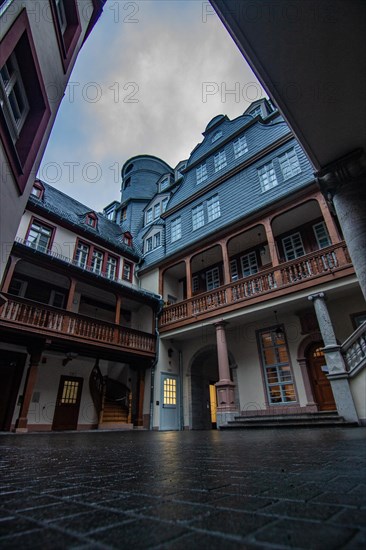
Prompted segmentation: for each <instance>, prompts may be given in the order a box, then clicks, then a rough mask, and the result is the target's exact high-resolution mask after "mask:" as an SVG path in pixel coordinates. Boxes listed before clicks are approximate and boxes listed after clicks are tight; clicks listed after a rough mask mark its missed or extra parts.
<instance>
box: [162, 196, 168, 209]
mask: <svg viewBox="0 0 366 550" xmlns="http://www.w3.org/2000/svg"><path fill="white" fill-rule="evenodd" d="M168 202H169V197H165V199H163V200H162V201H161V211H162V212H165V210H166V207H167V206H168Z"/></svg>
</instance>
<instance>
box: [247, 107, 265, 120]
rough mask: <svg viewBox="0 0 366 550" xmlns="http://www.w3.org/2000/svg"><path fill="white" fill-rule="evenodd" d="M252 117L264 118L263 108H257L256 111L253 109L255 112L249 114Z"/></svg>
mask: <svg viewBox="0 0 366 550" xmlns="http://www.w3.org/2000/svg"><path fill="white" fill-rule="evenodd" d="M248 114H250V115H252V117H255V116H258V115H259V116H262V107H261V106H260V105H258V107H256V108H255V109H253V111H250V113H248Z"/></svg>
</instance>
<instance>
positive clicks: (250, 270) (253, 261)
mask: <svg viewBox="0 0 366 550" xmlns="http://www.w3.org/2000/svg"><path fill="white" fill-rule="evenodd" d="M240 263H241V270H242V274H243V277H250V276H251V275H255V274H256V273H258V261H257V255H256V253H255V252H254V251H252V252H249V253H248V254H244V255H243V256H241V258H240Z"/></svg>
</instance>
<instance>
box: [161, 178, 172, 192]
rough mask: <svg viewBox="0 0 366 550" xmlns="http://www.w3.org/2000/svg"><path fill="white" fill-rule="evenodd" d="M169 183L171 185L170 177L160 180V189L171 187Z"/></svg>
mask: <svg viewBox="0 0 366 550" xmlns="http://www.w3.org/2000/svg"><path fill="white" fill-rule="evenodd" d="M169 185H170V180H169V178H165V179H163V181H161V182H160V191H164V189H166V188H167V187H169Z"/></svg>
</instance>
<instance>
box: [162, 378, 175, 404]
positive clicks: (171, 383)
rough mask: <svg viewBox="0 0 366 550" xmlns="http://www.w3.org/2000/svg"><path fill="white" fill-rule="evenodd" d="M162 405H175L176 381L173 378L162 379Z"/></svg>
mask: <svg viewBox="0 0 366 550" xmlns="http://www.w3.org/2000/svg"><path fill="white" fill-rule="evenodd" d="M163 393H164V398H163V405H176V404H177V381H176V379H175V378H165V379H164V390H163Z"/></svg>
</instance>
